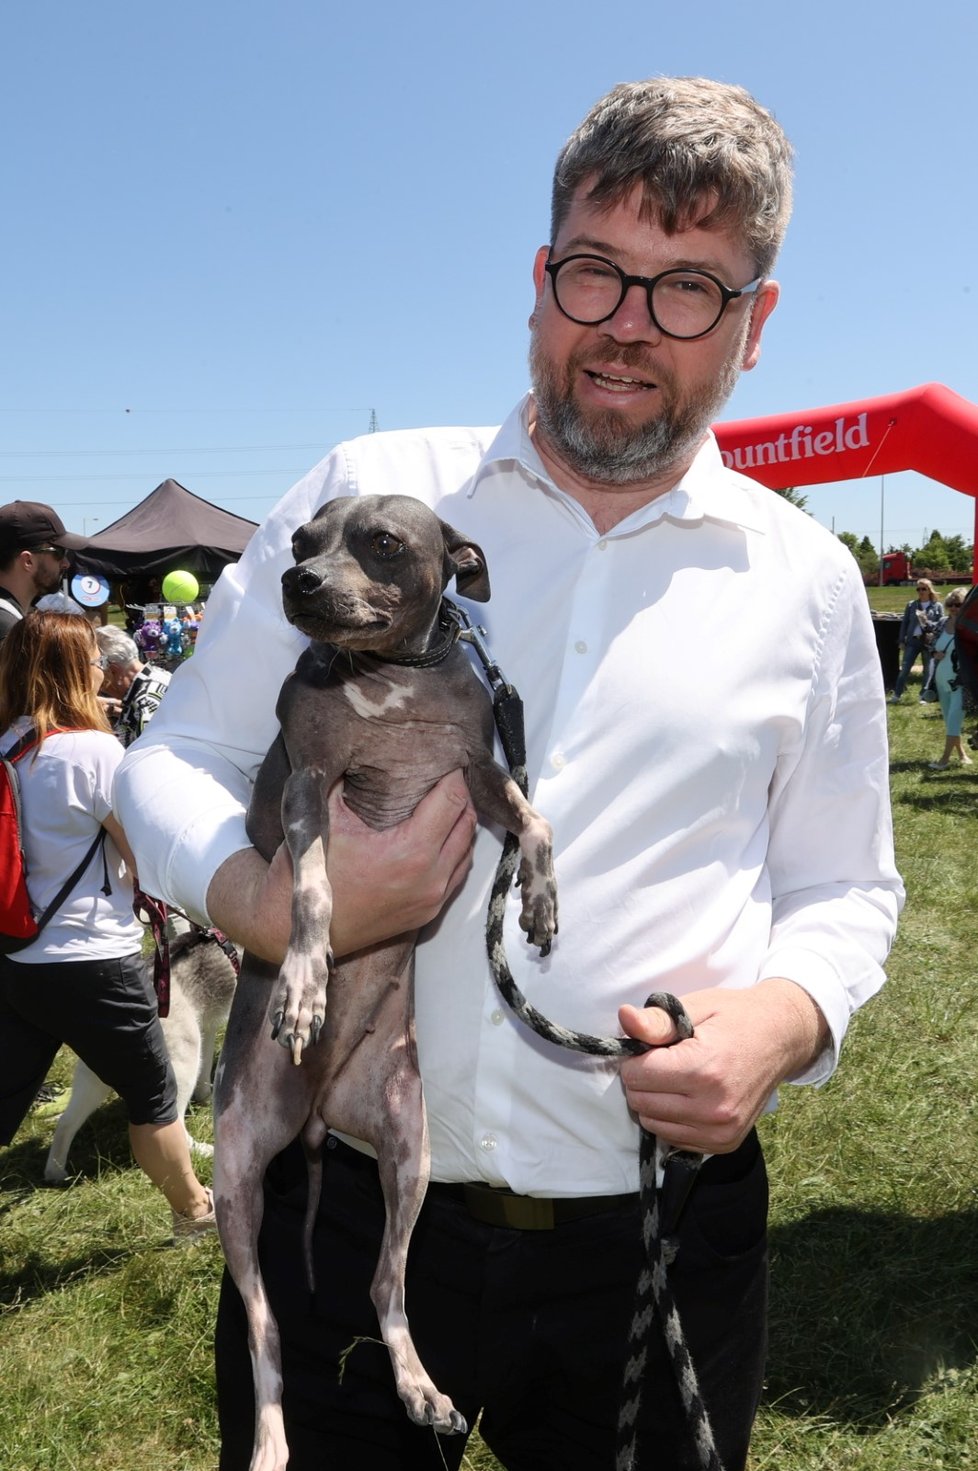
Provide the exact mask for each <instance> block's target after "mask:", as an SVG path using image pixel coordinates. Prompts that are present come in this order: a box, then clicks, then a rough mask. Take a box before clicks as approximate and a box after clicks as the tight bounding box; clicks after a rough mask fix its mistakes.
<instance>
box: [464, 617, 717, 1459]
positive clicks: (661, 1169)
mask: <svg viewBox="0 0 978 1471" xmlns="http://www.w3.org/2000/svg"><path fill="white" fill-rule="evenodd" d="M446 601H447V600H446ZM448 607H449V611H450V613H451V615H452V616H453V617H455V618H457V620H458V622H459V625H460V628H461V630H462V631H461V632H460V634H459V637H460V638H461V639H463V640H464V641H465V642H467V643H470V644H472V645H473V647H474V648H475V651H476V653H477V654H478V656H479V658H480V660H481V661H482V665H483V668H484V669H485V672H486V676H487V678H488V681H489V684H490V687H491V689H492V695H493V715H494V717H495V721H496V729H497V730H498V732H499V738H500V741H501V743H502V747H503V751H504V752H505V755H506V761H507V763H508V765H509V770H510V774H511V775H512V777H513V780H514V781H515V782H516V784H517V786H518V787H519V788H520V791H521V792H522V793H523V795H524V796H527V795H528V787H529V783H528V779H527V771H526V741H525V736H524V723H523V703H522V701H521V699H520V696H519V694H518V692H517V690H516V689H515V688H514V686H513V685H511V684H509V683H508V682H507V681H506V679H505V678H504V676H503V673H502V670H501V669H500V668H499V665H498V664H497V663H496V661H495V660H494V659H493V657H492V655H491V654H490V652H489V649H488V647H487V645H486V643H485V630H484V629H482V628H476V627H474V626H473V625H472V624H471V622H470V621H469V619H468V616H467V614H465V612H464V611H463V610H462V609H460V608H457V607H455V605H454V604H448ZM519 865H520V849H519V841H518V839H517V838H516V837H515V836H514V835H513V834H512V833H507V835H506V840H505V842H504V844H503V851H502V854H501V856H500V859H499V866H498V868H497V869H496V878H495V881H494V883H493V888H492V894H491V896H490V899H489V913H488V917H487V921H486V947H487V950H488V954H489V965H490V967H491V969H492V973H493V977H494V979H495V982H496V986H497V987H498V989H499V992H500V995H501V996H502V997H503V999H504V1000H505V1002H506V1004H507V1005H508V1006H509V1007H510V1009H511V1010H512V1011H513V1012H515V1013H516V1015H517V1016H518V1017H519V1018H520V1020H521V1021H523V1022H525V1023H526V1025H527V1026H528V1027H530V1028H532V1030H533V1031H534V1032H536V1034H537V1036H538V1037H542V1038H543V1039H544V1040H545V1041H547V1042H551V1043H553V1044H554V1046H557V1047H567V1048H570V1049H571V1050H573V1051H575V1052H584V1053H588V1054H589V1055H591V1056H594V1057H637V1056H639V1055H640V1054H642V1053H644V1052H648V1051H649V1046H648V1044H647V1043H645V1042H640V1041H638V1040H637V1039H636V1038H634V1037H592V1036H590V1035H588V1034H587V1033H586V1032H575V1031H572V1030H570V1029H569V1028H567V1027H563V1026H559V1025H558V1024H557V1023H556V1022H552V1021H551V1020H550V1018H549V1017H546V1016H544V1015H543V1013H542V1012H540V1011H537V1009H536V1008H535V1007H534V1006H531V1005H530V1003H529V1002H528V1001H527V999H526V997H525V996H524V995H523V993H522V992H521V991H520V989H519V987H518V986H517V984H516V981H515V980H514V978H513V974H512V972H511V970H510V968H509V962H508V961H507V959H506V951H505V946H504V943H503V921H504V919H505V914H506V904H507V900H508V897H509V894H510V891H511V890H512V888H513V886H514V884H516V882H517V881H518V875H519ZM645 1005H646V1006H657V1007H660V1008H661V1009H662V1010H663V1011H665V1012H666V1014H667V1015H668V1016H669V1017H670V1019H671V1020H672V1022H673V1025H674V1026H675V1028H676V1031H677V1033H678V1037H677V1040H678V1041H682V1040H684V1039H686V1038H689V1037H691V1036H692V1035H693V1025H692V1022H691V1021H690V1019H689V1017H688V1016H687V1014H686V1011H685V1008H684V1007H683V1005H682V1003H681V1002H680V1001H679V1000H678V999H677V998H676V997H675V996H671V995H669V994H668V993H666V992H654V993H653V994H652V995H651V996H649V997H648V998H647V999H646V1002H645ZM702 1163H703V1159H702V1156H701V1155H699V1154H695V1153H692V1152H691V1151H687V1150H681V1149H671V1148H669V1147H668V1146H667V1145H664V1144H662V1143H660V1141H659V1140H658V1139H656V1138H655V1136H654V1135H653V1134H650V1133H649V1132H648V1130H645V1129H643V1130H642V1131H641V1143H640V1155H639V1180H640V1184H639V1202H640V1209H641V1215H642V1241H643V1246H644V1249H645V1258H646V1260H645V1263H644V1265H643V1267H642V1271H641V1273H640V1274H639V1280H638V1286H637V1289H636V1298H635V1312H634V1314H633V1316H632V1322H631V1326H630V1329H629V1335H628V1359H627V1361H626V1364H625V1373H624V1382H623V1387H622V1399H621V1405H620V1408H619V1414H618V1444H617V1451H616V1456H615V1471H636V1467H637V1464H638V1463H637V1460H636V1455H637V1427H638V1412H639V1407H640V1405H641V1401H642V1387H643V1382H644V1374H645V1367H646V1363H647V1360H648V1344H649V1334H650V1333H651V1331H652V1321H653V1318H654V1317H656V1316H657V1317H658V1319H659V1322H660V1323H661V1325H662V1332H663V1336H664V1338H665V1342H666V1347H667V1349H668V1353H669V1359H670V1362H671V1364H672V1368H673V1373H674V1375H675V1379H676V1384H677V1386H678V1389H679V1394H680V1397H681V1399H682V1403H683V1407H684V1409H685V1412H686V1419H687V1424H688V1426H689V1430H690V1435H691V1437H692V1441H693V1444H694V1446H695V1449H696V1455H697V1459H698V1461H699V1467H700V1471H723V1463H722V1461H721V1460H720V1456H719V1454H718V1452H717V1448H716V1443H715V1441H714V1437H713V1427H712V1425H711V1424H710V1417H709V1413H708V1411H707V1408H706V1404H705V1402H704V1400H703V1396H702V1394H701V1392H700V1387H699V1380H698V1379H697V1376H696V1369H695V1367H694V1365H693V1361H692V1358H691V1356H690V1353H689V1349H688V1347H687V1344H686V1337H685V1334H684V1333H683V1328H682V1322H681V1320H680V1317H679V1312H678V1309H677V1307H676V1302H675V1298H674V1296H673V1293H672V1288H671V1286H670V1283H669V1274H668V1268H669V1266H670V1264H671V1263H672V1262H673V1261H674V1260H675V1257H676V1253H677V1251H678V1249H679V1240H678V1236H677V1234H676V1231H677V1226H678V1222H679V1217H680V1214H681V1212H682V1208H683V1205H684V1204H685V1202H686V1198H687V1196H688V1195H689V1192H690V1190H691V1189H692V1186H693V1184H694V1182H695V1180H696V1176H697V1174H698V1172H699V1168H700V1166H701V1164H702Z"/></svg>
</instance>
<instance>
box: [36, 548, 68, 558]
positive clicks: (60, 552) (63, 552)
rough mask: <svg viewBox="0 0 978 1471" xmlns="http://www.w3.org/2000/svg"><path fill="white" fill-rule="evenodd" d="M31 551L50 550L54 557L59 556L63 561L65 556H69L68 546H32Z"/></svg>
mask: <svg viewBox="0 0 978 1471" xmlns="http://www.w3.org/2000/svg"><path fill="white" fill-rule="evenodd" d="M30 551H32V552H50V553H51V555H52V557H59V558H60V559H61V560H62V561H64V559H65V557H67V555H68V548H67V547H31V548H30Z"/></svg>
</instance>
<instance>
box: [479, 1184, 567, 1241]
mask: <svg viewBox="0 0 978 1471" xmlns="http://www.w3.org/2000/svg"><path fill="white" fill-rule="evenodd" d="M464 1200H465V1206H466V1209H467V1210H468V1212H469V1215H470V1216H473V1217H474V1218H475V1220H477V1221H482V1222H483V1223H484V1224H485V1225H487V1226H503V1227H508V1228H509V1229H510V1230H511V1231H552V1230H553V1229H554V1226H555V1225H556V1224H557V1223H556V1221H555V1219H554V1216H555V1212H554V1203H553V1201H552V1200H544V1199H540V1198H539V1197H537V1196H535V1195H514V1194H513V1193H512V1191H510V1190H494V1189H493V1188H492V1186H491V1185H466V1186H464Z"/></svg>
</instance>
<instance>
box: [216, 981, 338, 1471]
mask: <svg viewBox="0 0 978 1471" xmlns="http://www.w3.org/2000/svg"><path fill="white" fill-rule="evenodd" d="M246 962H247V966H248V968H249V971H250V973H247V974H246V968H245V967H242V973H241V979H240V982H239V985H238V990H237V993H236V995H235V999H234V1005H233V1006H232V1010H231V1017H230V1021H229V1023H228V1031H227V1035H226V1037H225V1043H224V1050H223V1052H222V1055H221V1061H220V1064H219V1066H218V1071H217V1080H216V1086H215V1093H214V1131H215V1140H216V1148H215V1151H214V1204H215V1209H216V1213H217V1226H218V1231H219V1233H220V1237H221V1246H222V1248H223V1250H224V1257H225V1260H226V1262H227V1265H228V1270H229V1271H230V1273H231V1276H232V1278H233V1280H234V1284H235V1286H236V1287H237V1289H238V1291H239V1293H240V1294H241V1300H242V1303H243V1305H244V1309H245V1315H246V1317H247V1322H248V1348H249V1352H250V1355H251V1366H252V1375H253V1378H254V1387H255V1442H254V1454H253V1458H252V1462H251V1471H285V1466H286V1462H287V1460H288V1446H287V1444H286V1439H285V1425H284V1421H283V1418H282V1354H281V1344H280V1340H279V1332H278V1325H277V1324H276V1322H275V1316H274V1313H273V1312H272V1307H271V1303H270V1301H269V1298H268V1293H267V1291H266V1288H265V1283H264V1281H263V1279H262V1274H261V1268H260V1266H259V1262H258V1234H259V1231H260V1229H261V1223H262V1216H263V1213H264V1195H263V1190H262V1182H263V1178H264V1174H265V1169H266V1167H267V1165H268V1163H269V1161H270V1160H271V1159H272V1158H273V1157H274V1156H275V1155H276V1154H277V1153H278V1152H279V1151H280V1150H282V1149H284V1148H285V1146H286V1145H287V1144H288V1143H290V1141H291V1140H293V1139H294V1138H295V1137H296V1136H297V1134H298V1133H299V1131H300V1130H301V1128H302V1125H303V1124H304V1122H305V1120H306V1117H307V1116H308V1113H309V1110H310V1106H311V1094H312V1091H313V1090H314V1088H315V1087H316V1084H317V1082H318V1077H317V1073H316V1069H315V1068H314V1067H311V1066H306V1067H302V1068H296V1067H293V1066H292V1062H291V1060H290V1058H289V1057H288V1055H287V1054H286V1053H284V1052H283V1051H282V1050H281V1048H278V1047H274V1046H272V1045H271V1044H270V1042H269V1040H268V1031H267V1008H268V1003H269V998H270V995H271V985H272V983H273V981H274V978H275V974H276V968H275V967H274V966H270V965H266V964H263V963H261V962H257V961H255V960H254V959H253V958H252V957H250V956H249V957H246ZM256 1098H258V1099H261V1100H262V1105H263V1106H262V1107H261V1108H256V1107H255V1099H256Z"/></svg>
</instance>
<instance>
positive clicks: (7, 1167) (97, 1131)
mask: <svg viewBox="0 0 978 1471" xmlns="http://www.w3.org/2000/svg"><path fill="white" fill-rule="evenodd" d="M64 1101H65V1102H67V1094H65V1100H64ZM56 1117H57V1113H56V1112H52V1113H51V1114H49V1115H48V1116H47V1118H46V1119H44V1120H43V1121H42V1120H41V1119H40V1118H39V1116H38V1115H36V1114H35V1115H31V1116H30V1118H29V1121H28V1122H27V1123H25V1129H28V1130H30V1132H29V1134H28V1137H26V1138H24V1139H23V1140H21V1141H20V1142H19V1143H15V1144H12V1145H10V1146H9V1147H8V1148H6V1149H4V1150H3V1153H2V1156H0V1232H3V1233H5V1236H6V1240H7V1241H8V1243H9V1241H10V1239H11V1237H10V1235H9V1234H8V1233H9V1230H10V1228H9V1226H8V1225H7V1219H9V1218H10V1217H11V1216H12V1215H13V1213H14V1212H15V1211H16V1210H17V1208H18V1207H20V1206H22V1205H23V1204H24V1202H25V1200H27V1199H28V1198H29V1197H30V1196H31V1195H33V1194H34V1193H35V1192H36V1191H43V1192H44V1193H45V1195H49V1196H51V1197H52V1198H55V1197H61V1198H62V1199H64V1200H66V1201H68V1200H70V1198H71V1193H72V1189H73V1181H74V1179H75V1177H77V1176H80V1177H83V1179H85V1180H87V1181H88V1182H89V1183H95V1182H97V1178H98V1176H99V1175H100V1174H102V1173H104V1172H105V1171H107V1170H108V1171H117V1170H125V1169H136V1168H137V1166H136V1165H135V1163H134V1161H133V1158H132V1154H131V1152H130V1149H129V1134H128V1127H127V1123H126V1114H125V1109H124V1107H123V1105H122V1103H121V1102H120V1101H119V1100H118V1099H113V1100H112V1101H111V1102H110V1103H107V1104H106V1105H105V1106H104V1107H103V1108H101V1109H99V1110H97V1112H96V1113H95V1114H93V1115H92V1117H91V1119H89V1120H88V1121H87V1122H86V1123H85V1124H83V1125H82V1127H81V1129H80V1130H79V1131H78V1133H77V1135H76V1136H75V1139H74V1142H73V1143H72V1146H71V1155H70V1158H69V1162H68V1167H69V1170H70V1171H71V1175H70V1177H69V1180H68V1183H67V1184H66V1185H64V1186H49V1185H46V1184H45V1181H44V1164H45V1161H46V1159H47V1155H48V1146H49V1144H50V1140H51V1135H52V1134H53V1132H54V1131H53V1121H54V1119H55V1118H56ZM49 1121H50V1123H51V1125H52V1127H50V1128H47V1127H45V1125H46V1124H47V1123H48V1122H49ZM42 1128H43V1130H44V1132H43V1135H42V1134H41V1133H40V1129H42ZM39 1231H40V1233H41V1234H42V1233H43V1228H39ZM135 1251H136V1248H129V1247H117V1246H111V1245H106V1246H98V1245H95V1246H93V1248H92V1250H91V1251H90V1252H82V1253H78V1254H76V1255H74V1256H72V1255H68V1254H66V1255H64V1256H59V1254H58V1252H57V1250H56V1249H52V1243H51V1242H50V1241H49V1240H48V1241H43V1240H41V1241H40V1243H39V1245H38V1246H36V1247H34V1246H33V1245H31V1244H30V1243H29V1242H28V1243H27V1244H26V1245H23V1246H22V1247H21V1249H20V1251H19V1252H17V1254H16V1260H15V1261H13V1262H11V1261H10V1260H9V1257H7V1258H5V1255H0V1306H10V1305H12V1304H15V1303H16V1304H17V1305H18V1306H22V1305H23V1304H24V1303H26V1302H28V1301H29V1300H31V1299H32V1298H39V1297H43V1296H44V1295H45V1294H46V1293H48V1292H53V1291H58V1290H60V1289H62V1288H63V1287H64V1286H65V1285H66V1284H67V1283H68V1282H71V1281H74V1280H76V1279H77V1278H79V1277H85V1276H89V1275H91V1274H94V1273H103V1272H115V1271H118V1270H119V1268H120V1267H122V1266H124V1265H125V1263H126V1262H127V1261H128V1260H129V1259H130V1258H131V1257H132V1256H133V1255H134V1254H135Z"/></svg>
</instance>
